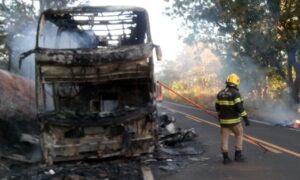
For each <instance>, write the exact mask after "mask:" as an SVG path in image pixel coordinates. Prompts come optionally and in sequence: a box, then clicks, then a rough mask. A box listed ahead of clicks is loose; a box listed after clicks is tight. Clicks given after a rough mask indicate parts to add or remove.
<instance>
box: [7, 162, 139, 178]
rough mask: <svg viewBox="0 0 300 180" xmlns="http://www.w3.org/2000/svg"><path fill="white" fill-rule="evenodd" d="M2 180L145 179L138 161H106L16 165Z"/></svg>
mask: <svg viewBox="0 0 300 180" xmlns="http://www.w3.org/2000/svg"><path fill="white" fill-rule="evenodd" d="M11 168H12V169H11V170H10V171H9V172H6V173H4V174H2V175H1V176H2V178H1V180H31V179H32V180H93V179H100V180H101V179H103V180H108V179H110V180H139V179H143V176H142V172H141V169H140V163H139V162H138V161H137V160H112V159H109V160H105V161H101V162H99V161H80V162H68V163H58V164H54V165H51V166H46V165H41V164H31V165H29V164H22V163H18V164H14V165H13V167H11Z"/></svg>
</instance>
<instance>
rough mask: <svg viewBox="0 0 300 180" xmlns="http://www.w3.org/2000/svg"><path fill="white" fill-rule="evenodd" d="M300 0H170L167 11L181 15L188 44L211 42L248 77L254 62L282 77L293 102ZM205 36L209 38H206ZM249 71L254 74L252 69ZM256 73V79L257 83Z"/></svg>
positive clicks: (299, 78) (298, 81) (299, 75)
mask: <svg viewBox="0 0 300 180" xmlns="http://www.w3.org/2000/svg"><path fill="white" fill-rule="evenodd" d="M299 12H300V2H299V1H297V0H267V1H264V0H245V1H241V0H209V1H204V0H186V1H181V0H174V1H173V2H170V7H169V8H168V9H167V14H168V15H170V16H171V17H173V18H178V17H179V18H182V19H183V20H184V24H185V26H184V27H187V28H188V30H189V32H190V34H189V35H188V36H187V38H186V40H187V41H188V42H193V41H194V42H197V41H205V42H208V43H211V44H214V45H213V47H215V51H216V53H217V54H218V55H219V56H222V57H223V59H224V61H223V62H224V65H225V66H226V65H230V66H232V64H234V66H236V67H238V69H239V71H240V72H241V73H243V74H244V75H245V77H252V76H253V74H255V71H256V70H255V69H250V68H248V66H249V63H251V64H255V65H256V66H257V67H258V68H261V69H263V70H265V71H267V70H268V71H270V70H272V73H275V74H278V75H280V76H281V78H282V79H283V80H285V81H286V82H287V83H288V85H289V87H290V89H291V95H292V97H293V99H294V100H295V101H296V102H299V93H300V92H299V87H300V69H299V68H300V64H299V59H298V57H299V56H298V54H299V37H300V36H299V35H300V29H299V28H300V26H299V25H300V24H299V18H300V17H299V16H300V13H299ZM207 35H209V36H207ZM253 71H254V72H253ZM261 79H264V78H261V77H259V76H258V77H257V79H256V82H257V84H259V82H260V81H261Z"/></svg>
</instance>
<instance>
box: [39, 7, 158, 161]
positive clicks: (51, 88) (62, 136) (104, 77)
mask: <svg viewBox="0 0 300 180" xmlns="http://www.w3.org/2000/svg"><path fill="white" fill-rule="evenodd" d="M35 54H36V55H35V58H36V59H35V62H36V67H35V68H36V97H37V110H38V120H39V123H40V126H41V132H42V135H41V146H42V153H43V159H44V161H45V162H46V163H48V164H52V163H53V162H58V161H68V160H80V159H86V158H106V157H111V156H130V157H132V156H138V155H141V154H144V153H148V152H151V151H152V150H153V148H154V144H155V140H156V114H157V112H156V102H155V80H154V75H153V73H154V63H153V61H154V60H153V57H154V54H156V57H157V59H160V57H161V51H160V48H159V46H157V45H155V44H153V42H152V39H151V34H150V26H149V19H148V14H147V12H146V10H145V9H143V8H139V7H131V6H129V7H128V6H121V7H120V6H117V7H116V6H103V7H75V8H69V9H63V10H53V9H50V10H47V11H45V12H43V13H42V14H41V16H40V19H39V23H38V30H37V40H36V48H35Z"/></svg>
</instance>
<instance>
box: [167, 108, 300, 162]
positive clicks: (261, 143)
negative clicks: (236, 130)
mask: <svg viewBox="0 0 300 180" xmlns="http://www.w3.org/2000/svg"><path fill="white" fill-rule="evenodd" d="M163 107H164V108H166V109H168V110H172V111H173V112H177V113H179V114H182V115H185V116H186V117H188V118H189V119H191V120H194V121H196V122H204V123H207V124H210V125H213V126H215V127H220V125H218V124H215V123H212V122H210V121H206V120H204V119H200V118H198V117H196V116H193V115H190V114H187V113H184V112H181V111H178V110H175V109H173V108H170V107H165V106H163ZM244 139H245V141H247V142H250V143H251V144H253V143H254V144H255V145H258V146H261V147H264V148H265V149H267V150H270V151H271V152H274V153H282V152H285V153H287V154H290V155H293V156H296V157H298V158H300V154H299V153H297V152H294V151H291V150H289V149H286V148H283V147H280V146H277V145H275V144H272V143H269V142H266V141H264V140H261V139H257V138H255V137H253V136H249V135H247V134H244Z"/></svg>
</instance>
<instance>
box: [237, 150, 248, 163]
mask: <svg viewBox="0 0 300 180" xmlns="http://www.w3.org/2000/svg"><path fill="white" fill-rule="evenodd" d="M246 159H247V158H246V157H245V156H244V155H243V154H242V151H235V157H234V160H235V161H237V162H244V161H245V160H246Z"/></svg>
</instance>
